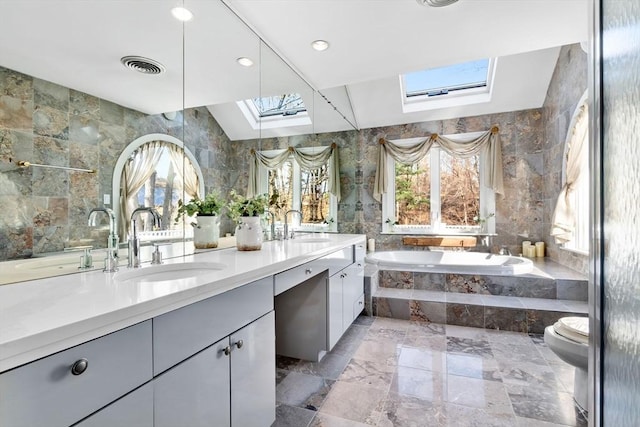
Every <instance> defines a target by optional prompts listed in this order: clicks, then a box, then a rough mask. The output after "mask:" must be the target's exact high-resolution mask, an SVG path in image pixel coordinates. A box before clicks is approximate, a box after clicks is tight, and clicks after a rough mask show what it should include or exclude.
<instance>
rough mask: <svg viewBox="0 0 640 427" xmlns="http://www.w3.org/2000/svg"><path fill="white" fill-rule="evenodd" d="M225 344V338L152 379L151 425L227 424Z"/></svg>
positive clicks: (226, 426) (191, 426) (223, 426)
mask: <svg viewBox="0 0 640 427" xmlns="http://www.w3.org/2000/svg"><path fill="white" fill-rule="evenodd" d="M228 345H229V339H228V338H225V339H223V340H221V341H219V342H217V343H215V344H213V345H212V346H210V347H207V348H206V349H204V350H202V351H201V352H200V353H197V354H195V355H194V356H192V357H191V358H189V359H187V360H185V361H184V362H182V363H180V364H178V365H177V366H175V367H173V368H171V369H169V370H168V371H166V372H165V373H164V374H162V375H160V376H159V377H157V378H155V379H154V380H153V384H154V418H155V427H177V426H185V427H186V426H189V427H200V426H203V427H204V426H216V427H229V426H230V425H231V423H230V414H229V408H230V400H229V381H230V377H229V366H230V365H229V364H230V357H229V355H227V354H225V348H227V346H228ZM245 403H246V404H247V405H250V403H248V402H245ZM265 425H266V424H265Z"/></svg>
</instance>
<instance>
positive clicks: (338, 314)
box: [327, 272, 344, 350]
mask: <svg viewBox="0 0 640 427" xmlns="http://www.w3.org/2000/svg"><path fill="white" fill-rule="evenodd" d="M342 276H343V272H340V273H338V274H336V275H334V276H331V277H330V278H329V280H328V281H327V283H328V285H329V289H328V292H329V306H328V307H327V315H328V316H329V321H328V325H327V329H328V331H329V337H328V343H329V350H332V349H333V346H335V345H336V343H337V342H338V340H339V339H340V337H341V336H342V332H343V331H344V329H343V328H342V311H343V310H342V299H343V295H342Z"/></svg>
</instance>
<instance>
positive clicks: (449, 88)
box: [403, 59, 490, 98]
mask: <svg viewBox="0 0 640 427" xmlns="http://www.w3.org/2000/svg"><path fill="white" fill-rule="evenodd" d="M489 68H490V60H489V59H481V60H478V61H470V62H464V63H461V64H455V65H449V66H446V67H438V68H430V69H427V70H422V71H416V72H414V73H408V74H404V75H403V77H404V85H405V96H406V97H407V98H410V97H414V96H425V95H426V96H429V97H431V96H438V95H447V94H449V93H451V92H455V91H462V90H465V89H475V88H483V87H486V86H487V78H488V75H489Z"/></svg>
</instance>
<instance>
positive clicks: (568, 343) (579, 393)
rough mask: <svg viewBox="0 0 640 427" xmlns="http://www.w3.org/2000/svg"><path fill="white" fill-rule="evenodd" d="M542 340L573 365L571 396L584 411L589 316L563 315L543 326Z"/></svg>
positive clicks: (587, 385) (585, 403)
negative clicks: (550, 323) (551, 323)
mask: <svg viewBox="0 0 640 427" xmlns="http://www.w3.org/2000/svg"><path fill="white" fill-rule="evenodd" d="M544 342H545V343H546V344H547V346H548V347H549V348H550V349H551V350H552V351H553V352H554V353H555V354H556V355H557V356H558V357H559V358H560V359H562V360H563V361H565V362H567V363H568V364H570V365H573V366H574V367H575V373H574V377H573V398H574V400H575V401H576V403H577V404H578V406H580V408H581V409H582V410H584V411H586V410H587V390H588V389H589V383H588V374H587V368H588V364H589V318H587V317H563V318H562V319H560V320H558V321H557V322H556V323H555V324H554V325H551V326H547V327H546V328H545V330H544Z"/></svg>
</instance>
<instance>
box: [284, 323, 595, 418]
mask: <svg viewBox="0 0 640 427" xmlns="http://www.w3.org/2000/svg"><path fill="white" fill-rule="evenodd" d="M276 372H277V374H276V382H277V391H276V399H277V404H278V406H277V409H276V416H277V418H276V422H275V423H274V424H273V427H347V426H349V427H358V426H371V425H373V426H396V427H399V426H402V427H404V426H415V427H424V426H456V427H465V426H491V427H494V426H509V427H513V426H526V427H538V426H540V427H542V426H545V427H552V426H566V425H568V426H586V425H587V422H586V420H585V418H584V416H583V415H582V414H581V413H580V412H579V411H576V410H575V407H574V404H573V399H572V394H571V393H572V392H573V368H572V367H571V366H570V365H567V364H566V363H564V362H562V361H561V360H560V359H558V358H557V357H556V356H555V354H553V352H551V350H549V349H548V348H547V347H546V346H545V344H544V341H543V339H542V336H540V335H532V336H530V335H526V334H520V333H514V332H502V331H493V330H485V329H478V328H468V327H461V326H451V325H440V324H434V323H430V324H427V323H418V322H411V321H405V320H396V319H388V318H381V317H378V318H372V317H364V316H361V317H359V318H358V319H357V320H356V322H355V323H354V324H353V325H352V326H351V327H350V328H349V330H348V331H347V332H346V333H345V335H344V336H343V337H342V339H341V340H340V341H339V342H338V344H337V345H336V347H335V348H334V350H333V351H331V353H329V354H327V355H326V356H325V358H324V359H323V360H322V362H320V363H311V362H306V361H301V360H297V359H291V358H286V357H278V358H277V370H276Z"/></svg>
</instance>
